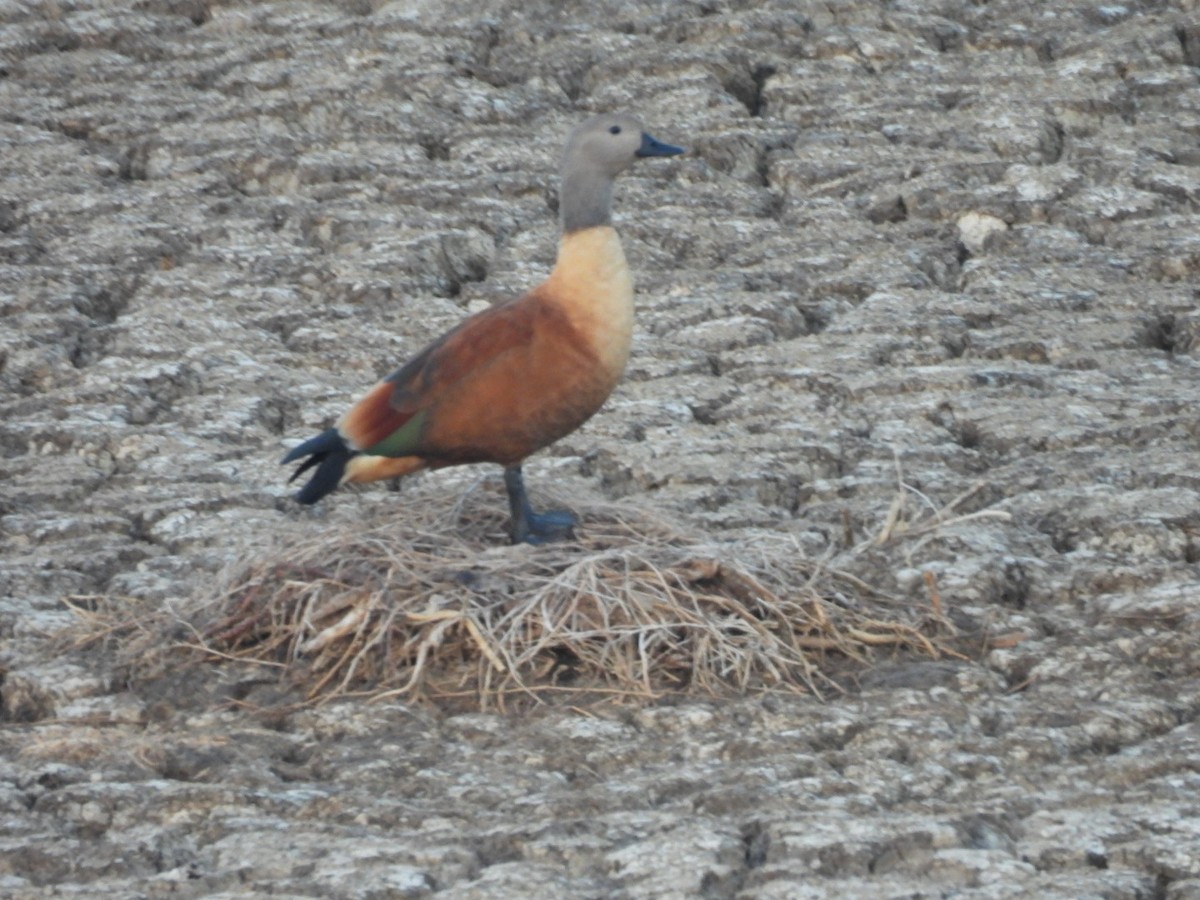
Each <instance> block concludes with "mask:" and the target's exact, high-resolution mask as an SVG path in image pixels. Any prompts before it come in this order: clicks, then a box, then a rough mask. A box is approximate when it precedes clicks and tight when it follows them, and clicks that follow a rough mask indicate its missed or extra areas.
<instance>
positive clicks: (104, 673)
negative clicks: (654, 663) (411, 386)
mask: <svg viewBox="0 0 1200 900" xmlns="http://www.w3.org/2000/svg"><path fill="white" fill-rule="evenodd" d="M1198 76H1200V25H1198V19H1197V9H1196V7H1195V4H1194V3H1192V2H1189V0H1181V2H1175V3H1153V2H1148V0H1147V2H1137V0H1129V2H1125V3H1112V4H1109V5H1098V4H1096V3H1093V2H1084V0H1062V2H1055V3H1053V4H1049V3H1040V2H1034V0H1025V2H1021V0H995V2H990V3H970V2H951V0H941V2H936V0H935V2H893V3H874V2H867V0H845V2H830V3H807V2H771V0H764V2H743V0H697V2H665V0H663V2H653V3H634V2H618V0H612V2H608V0H598V2H588V3H583V2H577V3H576V2H571V3H553V2H548V0H546V2H537V0H521V2H515V0H511V2H510V0H478V2H465V0H463V2H454V0H451V2H436V0H412V2H391V3H378V2H371V0H362V2H357V3H354V2H346V3H317V2H312V3H305V2H295V3H291V2H279V3H255V2H249V0H247V2H228V3H216V2H213V3H208V2H203V0H136V2H128V3H105V2H103V0H59V2H55V0H44V2H22V0H0V311H2V315H3V318H2V319H0V457H2V458H0V542H2V544H0V546H2V556H0V595H2V599H0V633H2V635H3V641H4V660H3V662H4V667H5V671H4V675H3V678H4V680H3V685H2V687H0V697H2V700H3V707H2V709H3V718H4V723H3V730H2V731H0V742H2V745H3V756H2V757H0V809H2V811H3V814H2V817H0V895H3V896H6V897H19V898H26V897H29V898H33V897H44V896H95V895H97V894H98V893H100V892H103V893H104V894H105V895H107V896H115V897H131V898H132V897H157V896H162V895H167V894H172V895H179V896H235V895H237V896H244V895H255V894H257V895H267V894H270V895H278V896H297V897H299V896H329V897H363V898H382V897H420V896H426V895H429V894H439V895H443V896H448V897H462V898H468V897H470V898H485V897H487V898H492V897H496V898H498V897H530V896H539V897H565V896H578V897H685V896H686V897H694V896H707V897H735V896H736V897H743V898H750V897H762V898H783V897H788V898H804V897H812V898H818V897H835V896H837V897H845V896H851V897H854V896H860V897H948V896H955V897H981V898H983V897H986V898H1000V897H1031V896H1038V897H1103V898H1127V897H1139V898H1164V900H1165V898H1171V900H1182V898H1196V897H1200V723H1198V718H1197V716H1198V713H1200V646H1198V643H1197V624H1198V610H1200V589H1198V588H1197V585H1196V577H1197V573H1198V561H1200V502H1198V501H1200V450H1198V441H1200V379H1198V375H1200V371H1198V356H1197V354H1198V353H1200V340H1198V337H1200V312H1198V311H1197V310H1198V303H1197V299H1198V289H1197V285H1198V283H1200V282H1198V277H1200V210H1198V205H1200V90H1197V86H1198V85H1197V81H1198ZM617 108H627V109H631V110H634V111H636V112H637V113H638V114H639V115H640V116H641V117H642V118H643V119H644V120H645V121H646V122H647V124H648V125H649V126H651V129H652V130H653V131H654V132H655V133H656V135H657V136H658V137H660V138H662V139H664V140H668V141H673V142H678V143H684V144H687V145H688V146H689V147H691V148H693V150H694V152H692V153H691V154H690V155H688V156H687V157H684V158H682V159H680V160H677V161H672V162H667V163H652V164H646V165H643V166H642V167H640V168H639V169H638V170H637V171H636V172H634V173H633V174H631V175H629V176H627V177H625V179H624V180H623V182H622V184H621V186H620V188H619V198H618V219H619V225H620V227H621V230H622V233H623V235H624V238H625V241H626V248H627V253H628V255H629V257H630V260H631V263H632V265H633V266H634V268H635V270H636V272H637V278H638V284H639V291H640V293H639V301H638V303H639V310H638V316H639V331H638V334H637V337H636V339H635V348H634V358H633V361H632V363H631V367H630V372H629V375H628V377H627V379H626V381H625V382H624V383H623V385H622V386H621V387H620V389H619V390H618V392H617V394H616V395H615V397H614V398H613V400H612V401H611V402H610V403H609V405H608V406H607V407H606V408H605V410H604V411H603V412H602V413H601V414H600V415H599V416H598V417H597V418H596V419H595V420H593V421H592V422H591V423H589V424H588V425H587V426H586V427H585V428H583V429H582V430H581V431H580V432H578V433H577V434H575V435H572V436H571V437H569V438H567V439H565V440H564V441H562V442H561V443H560V444H558V445H557V446H556V447H554V448H552V449H551V450H550V451H549V452H548V453H547V454H544V455H543V456H542V457H541V458H540V459H539V460H538V461H537V462H535V463H533V464H532V465H531V466H530V478H531V480H532V481H533V482H535V483H543V484H545V483H553V484H554V485H555V488H556V490H558V491H559V492H564V491H565V492H569V491H570V490H571V488H572V486H573V485H575V486H578V487H580V488H586V489H588V490H591V491H596V492H600V493H603V494H605V495H606V496H608V497H610V498H625V499H627V500H630V501H633V502H637V503H639V504H643V505H646V506H650V507H653V508H654V509H656V510H658V511H659V512H660V513H661V514H663V515H666V516H670V517H672V518H674V519H676V520H678V521H679V522H680V523H683V524H685V525H686V526H687V527H689V528H692V529H694V530H696V531H698V532H700V533H704V534H710V535H713V536H716V537H722V536H726V537H727V536H730V535H738V534H753V533H756V531H755V530H756V529H757V530H760V531H761V530H764V529H769V530H771V531H774V532H777V533H783V534H790V535H793V536H794V537H795V538H796V542H797V546H799V547H803V548H806V549H805V552H811V554H812V555H813V556H814V557H815V556H820V555H821V554H825V555H827V556H829V557H831V558H833V559H835V560H836V559H839V558H845V559H846V560H848V564H849V565H851V566H852V567H853V568H852V569H851V571H853V572H854V573H855V574H857V575H858V576H860V577H862V578H864V579H866V580H869V581H871V582H872V583H875V584H879V585H881V586H882V587H884V588H885V589H886V590H888V591H890V592H892V593H893V594H894V595H896V596H900V597H903V598H906V599H907V601H909V602H911V603H914V604H917V603H927V602H929V595H928V591H929V584H930V583H931V582H929V581H928V580H927V579H928V578H932V579H934V582H933V583H936V586H937V590H938V591H939V594H940V597H941V602H942V603H943V604H944V605H945V607H946V608H947V609H948V610H949V611H950V612H951V613H952V614H953V615H957V616H959V617H961V619H962V620H963V621H972V622H975V623H980V622H983V623H987V624H990V625H991V626H992V627H994V628H995V629H996V630H998V631H1002V632H1005V633H1017V634H1019V635H1020V636H1023V637H1024V640H1021V641H1020V642H1013V643H1011V645H1010V646H1005V647H1001V648H998V649H995V650H992V651H991V652H990V653H989V654H987V655H986V656H984V657H983V658H982V659H981V660H980V661H979V662H978V663H963V662H957V661H953V660H944V661H940V662H911V661H909V662H899V661H893V660H891V659H890V658H888V657H886V656H883V655H881V656H879V657H878V659H877V664H876V665H875V666H874V667H873V668H872V669H870V670H869V671H866V672H864V673H863V675H862V677H861V679H860V683H859V686H858V687H857V688H856V689H854V690H852V691H851V692H849V693H848V694H846V695H844V696H832V697H829V698H826V699H825V700H824V701H819V700H817V699H815V698H814V699H803V698H801V699H796V698H780V697H772V696H767V697H765V698H763V697H754V698H746V699H740V700H738V699H734V700H726V701H719V702H718V701H699V700H695V701H688V702H683V703H676V704H673V705H667V706H663V707H651V708H646V709H640V710H638V709H628V710H624V711H618V712H613V711H608V712H605V713H603V714H601V715H598V716H596V717H588V716H583V715H580V714H577V713H575V712H570V711H565V710H550V711H546V710H543V711H541V712H537V711H534V712H531V713H528V714H524V715H521V716H512V717H503V716H496V715H486V714H457V715H449V714H445V713H439V712H437V711H435V710H431V709H424V708H410V707H406V706H404V705H401V704H391V705H389V704H387V703H380V704H375V705H371V706H367V705H364V704H355V703H339V704H330V705H327V706H323V707H320V708H317V709H315V710H305V711H301V712H296V713H292V714H288V715H280V716H276V717H271V716H264V715H262V714H255V713H253V712H249V711H239V710H236V709H230V708H228V705H222V704H220V703H217V702H215V701H214V702H207V701H206V699H205V698H204V697H203V696H196V695H197V694H199V695H202V694H203V687H199V686H196V685H195V684H192V683H190V682H187V681H186V680H184V681H181V682H180V683H177V684H175V685H174V689H173V691H172V690H171V689H170V686H169V685H168V687H167V688H163V687H162V686H161V685H160V686H159V689H158V692H157V693H156V692H151V691H149V690H140V691H139V690H137V689H134V690H129V689H127V686H126V684H125V683H124V682H123V681H122V680H121V678H120V677H118V675H117V674H116V673H115V670H113V669H111V668H109V667H108V666H107V665H106V664H105V663H104V661H103V659H102V658H101V657H98V656H95V655H88V654H79V653H70V652H66V651H64V650H63V647H62V644H61V642H60V641H58V640H56V637H55V635H56V633H57V632H58V631H59V630H60V629H61V628H62V627H63V626H65V625H68V624H70V623H71V622H72V621H73V614H72V613H71V612H70V610H69V609H67V607H66V606H65V605H64V604H63V602H62V598H63V597H65V596H72V595H112V596H118V597H124V596H128V597H133V598H140V599H142V600H143V601H145V600H154V601H162V602H167V601H172V600H178V599H180V598H187V597H193V596H196V595H198V594H200V593H202V592H203V591H204V590H206V589H207V587H208V586H209V584H210V583H211V580H212V577H213V575H214V573H216V572H217V571H218V570H219V569H220V568H221V567H223V566H225V565H227V564H228V563H229V562H230V561H231V560H232V559H235V558H238V557H239V556H242V555H244V554H245V553H246V552H247V551H248V548H252V547H254V546H256V545H259V544H261V543H263V542H264V541H265V540H266V538H268V537H269V536H272V535H275V534H278V533H304V532H306V531H307V530H310V529H312V528H316V527H328V526H329V525H331V524H332V525H334V526H336V525H337V524H338V523H352V522H354V521H356V520H359V519H364V518H371V517H380V516H384V515H388V516H392V515H395V516H401V515H402V510H403V508H404V505H405V503H412V502H420V503H430V504H444V505H446V506H447V507H450V506H452V505H453V504H454V502H455V498H457V497H458V496H459V495H460V494H461V492H462V491H463V490H464V488H465V486H467V485H469V484H470V483H471V480H472V479H475V478H477V477H478V475H479V474H480V473H479V472H457V473H456V472H447V473H439V474H437V475H435V476H428V477H424V478H423V479H421V480H419V481H418V482H416V483H415V484H413V485H411V486H406V487H405V489H404V490H403V491H402V492H401V493H400V494H394V493H390V492H388V491H387V490H385V489H383V488H377V489H373V490H363V491H358V492H344V493H342V494H339V495H338V496H337V497H336V498H335V500H334V502H331V503H329V504H327V505H326V508H325V510H324V512H321V513H317V514H309V513H305V512H302V511H299V510H297V509H296V508H295V507H294V505H293V504H291V502H290V501H289V500H288V499H287V492H286V488H285V485H284V483H283V482H284V478H283V474H284V473H283V472H282V471H281V470H280V469H279V467H278V465H277V460H278V458H279V456H280V454H281V452H282V451H283V450H284V449H285V448H286V447H287V446H289V445H290V443H291V442H293V441H294V440H296V439H298V438H300V437H304V436H307V435H308V434H309V433H310V432H312V431H313V430H314V429H316V428H319V427H321V426H323V425H324V424H325V423H326V422H327V421H328V420H329V418H330V417H331V416H333V415H334V414H336V413H337V412H338V411H339V410H340V409H341V408H342V407H343V405H344V404H345V402H346V401H347V399H348V398H350V397H352V396H354V395H355V394H356V393H357V392H359V391H360V390H361V389H362V388H363V387H364V386H365V385H367V384H369V383H370V382H371V381H372V380H373V379H374V378H375V377H376V376H377V375H379V374H381V373H383V372H385V371H387V370H388V369H389V368H390V367H391V366H392V365H393V364H394V363H395V362H397V361H399V360H401V359H402V358H403V357H404V356H405V354H407V353H409V352H412V351H413V350H415V349H417V348H419V347H420V346H421V344H422V343H423V342H424V341H425V340H427V339H429V338H430V337H432V336H434V335H436V334H437V333H439V332H440V331H441V330H443V329H444V328H445V327H447V326H448V325H450V324H451V323H453V322H455V321H457V320H458V319H459V318H461V317H462V316H463V315H464V313H465V312H466V311H469V310H473V309H476V308H481V307H482V306H483V305H484V304H486V303H487V302H490V301H492V300H494V299H497V298H500V297H503V296H506V295H508V294H509V293H511V292H513V291H516V290H519V289H521V288H522V287H523V286H528V285H529V284H531V283H532V282H534V281H535V280H536V279H537V278H538V277H539V276H540V275H541V273H543V272H544V271H545V270H546V269H547V268H548V266H549V264H550V263H551V261H552V255H553V251H554V234H555V223H554V216H553V202H554V192H553V170H554V166H555V162H556V158H557V155H558V152H559V148H560V145H561V142H562V139H563V136H564V134H565V132H566V131H567V130H568V129H569V127H570V126H571V125H572V124H573V123H574V122H576V121H578V120H579V119H580V118H581V117H582V116H583V115H585V114H587V113H589V112H591V111H598V110H609V109H617ZM898 473H899V475H898ZM898 477H899V478H901V479H903V481H904V483H905V484H907V485H908V486H909V488H910V489H906V490H905V493H906V494H907V495H908V502H909V508H910V510H912V511H914V514H915V511H916V510H919V509H920V508H921V506H922V504H924V503H925V502H926V501H925V500H924V499H922V498H923V497H924V498H928V502H929V503H931V504H933V505H934V506H942V505H944V504H946V503H948V502H949V501H950V500H951V499H953V498H955V497H956V496H958V495H960V494H962V493H963V492H965V491H969V490H972V489H974V493H972V494H971V496H970V497H969V498H968V499H967V500H966V501H965V502H964V503H963V505H961V506H960V507H959V509H958V511H959V512H962V513H970V512H978V511H982V510H989V511H991V512H989V514H988V515H985V516H981V517H977V518H973V519H968V520H966V521H963V522H960V523H958V524H956V525H951V526H947V527H945V528H942V529H939V530H937V531H934V532H931V533H930V534H928V535H926V536H924V537H923V538H921V539H919V540H916V539H909V540H894V541H891V542H889V543H887V544H885V545H883V546H880V547H878V548H876V549H874V550H873V551H871V552H869V553H859V554H857V555H855V556H854V557H853V558H852V559H851V558H850V557H848V556H845V554H846V553H847V551H848V549H849V548H850V547H852V546H860V545H861V544H862V543H863V542H865V541H866V540H868V539H869V538H870V537H871V536H872V535H875V534H877V533H879V531H880V529H881V528H882V527H883V524H884V522H885V518H886V516H887V512H888V509H889V506H890V504H891V503H892V501H893V498H894V497H895V496H896V495H897V490H898V488H897V484H898ZM496 502H497V503H499V502H500V500H499V495H498V494H497V499H496ZM997 513H1003V514H1004V515H998V514H997ZM497 552H516V551H497ZM839 554H841V555H842V556H841V557H839ZM927 573H928V574H927Z"/></svg>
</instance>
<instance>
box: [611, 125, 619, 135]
mask: <svg viewBox="0 0 1200 900" xmlns="http://www.w3.org/2000/svg"><path fill="white" fill-rule="evenodd" d="M608 133H609V134H620V133H621V126H620V125H614V126H613V127H612V128H610V129H608Z"/></svg>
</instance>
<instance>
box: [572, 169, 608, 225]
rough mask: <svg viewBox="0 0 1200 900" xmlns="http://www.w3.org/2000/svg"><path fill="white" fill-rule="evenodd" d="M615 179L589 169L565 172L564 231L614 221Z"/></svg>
mask: <svg viewBox="0 0 1200 900" xmlns="http://www.w3.org/2000/svg"><path fill="white" fill-rule="evenodd" d="M612 197H613V178H612V176H611V175H605V174H602V173H599V172H595V171H592V170H587V169H568V170H567V171H565V172H563V176H562V187H561V189H560V190H559V193H558V215H559V221H560V222H561V223H562V230H563V234H571V233H572V232H575V231H581V230H582V229H584V228H594V227H596V226H597V225H611V224H612Z"/></svg>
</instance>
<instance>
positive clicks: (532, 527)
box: [504, 466, 576, 544]
mask: <svg viewBox="0 0 1200 900" xmlns="http://www.w3.org/2000/svg"><path fill="white" fill-rule="evenodd" d="M504 487H505V488H506V489H507V490H508V508H509V510H510V511H511V513H512V530H511V532H510V534H511V537H512V542H513V543H514V544H520V543H526V544H548V543H550V542H551V541H565V540H568V539H569V538H572V537H574V536H575V532H574V529H575V523H576V519H575V516H573V515H572V514H571V513H569V512H567V511H566V510H565V509H553V510H548V511H546V512H544V513H535V512H534V511H533V507H532V506H530V505H529V495H527V494H526V493H525V479H524V478H523V477H522V475H521V467H520V466H509V467H508V468H506V469H505V470H504Z"/></svg>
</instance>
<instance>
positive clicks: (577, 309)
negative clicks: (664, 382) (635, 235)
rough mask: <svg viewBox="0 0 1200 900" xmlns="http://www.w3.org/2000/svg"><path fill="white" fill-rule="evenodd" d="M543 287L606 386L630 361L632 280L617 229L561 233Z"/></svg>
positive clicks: (606, 228)
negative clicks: (587, 348)
mask: <svg viewBox="0 0 1200 900" xmlns="http://www.w3.org/2000/svg"><path fill="white" fill-rule="evenodd" d="M545 287H546V290H547V293H548V294H549V296H550V297H551V298H553V302H554V303H555V304H556V305H557V306H559V308H560V309H562V311H563V312H564V313H565V314H566V315H567V317H568V319H569V320H570V322H571V324H572V326H573V327H574V328H575V330H576V331H577V333H578V334H579V335H581V336H582V337H584V338H585V339H586V340H587V341H588V343H589V344H590V350H591V351H592V353H593V354H594V355H595V357H596V360H597V362H598V363H599V365H600V367H601V369H602V370H603V373H604V376H605V377H604V378H603V379H602V380H604V381H607V383H608V389H609V390H611V389H612V387H613V386H614V385H616V383H617V381H619V380H620V378H621V374H622V373H623V372H624V371H625V364H626V363H627V362H628V361H629V347H630V342H631V340H632V337H633V279H632V277H631V276H630V274H629V265H628V263H626V261H625V252H624V251H623V250H622V249H621V240H620V238H619V237H618V236H617V232H616V229H614V228H612V227H611V226H608V225H601V226H597V227H595V228H585V229H582V230H580V231H575V232H572V233H570V234H567V235H564V236H563V239H562V243H561V244H560V246H559V250H558V261H557V263H556V265H555V267H554V271H553V272H552V273H551V274H550V278H549V279H548V280H547V282H546V285H545Z"/></svg>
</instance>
